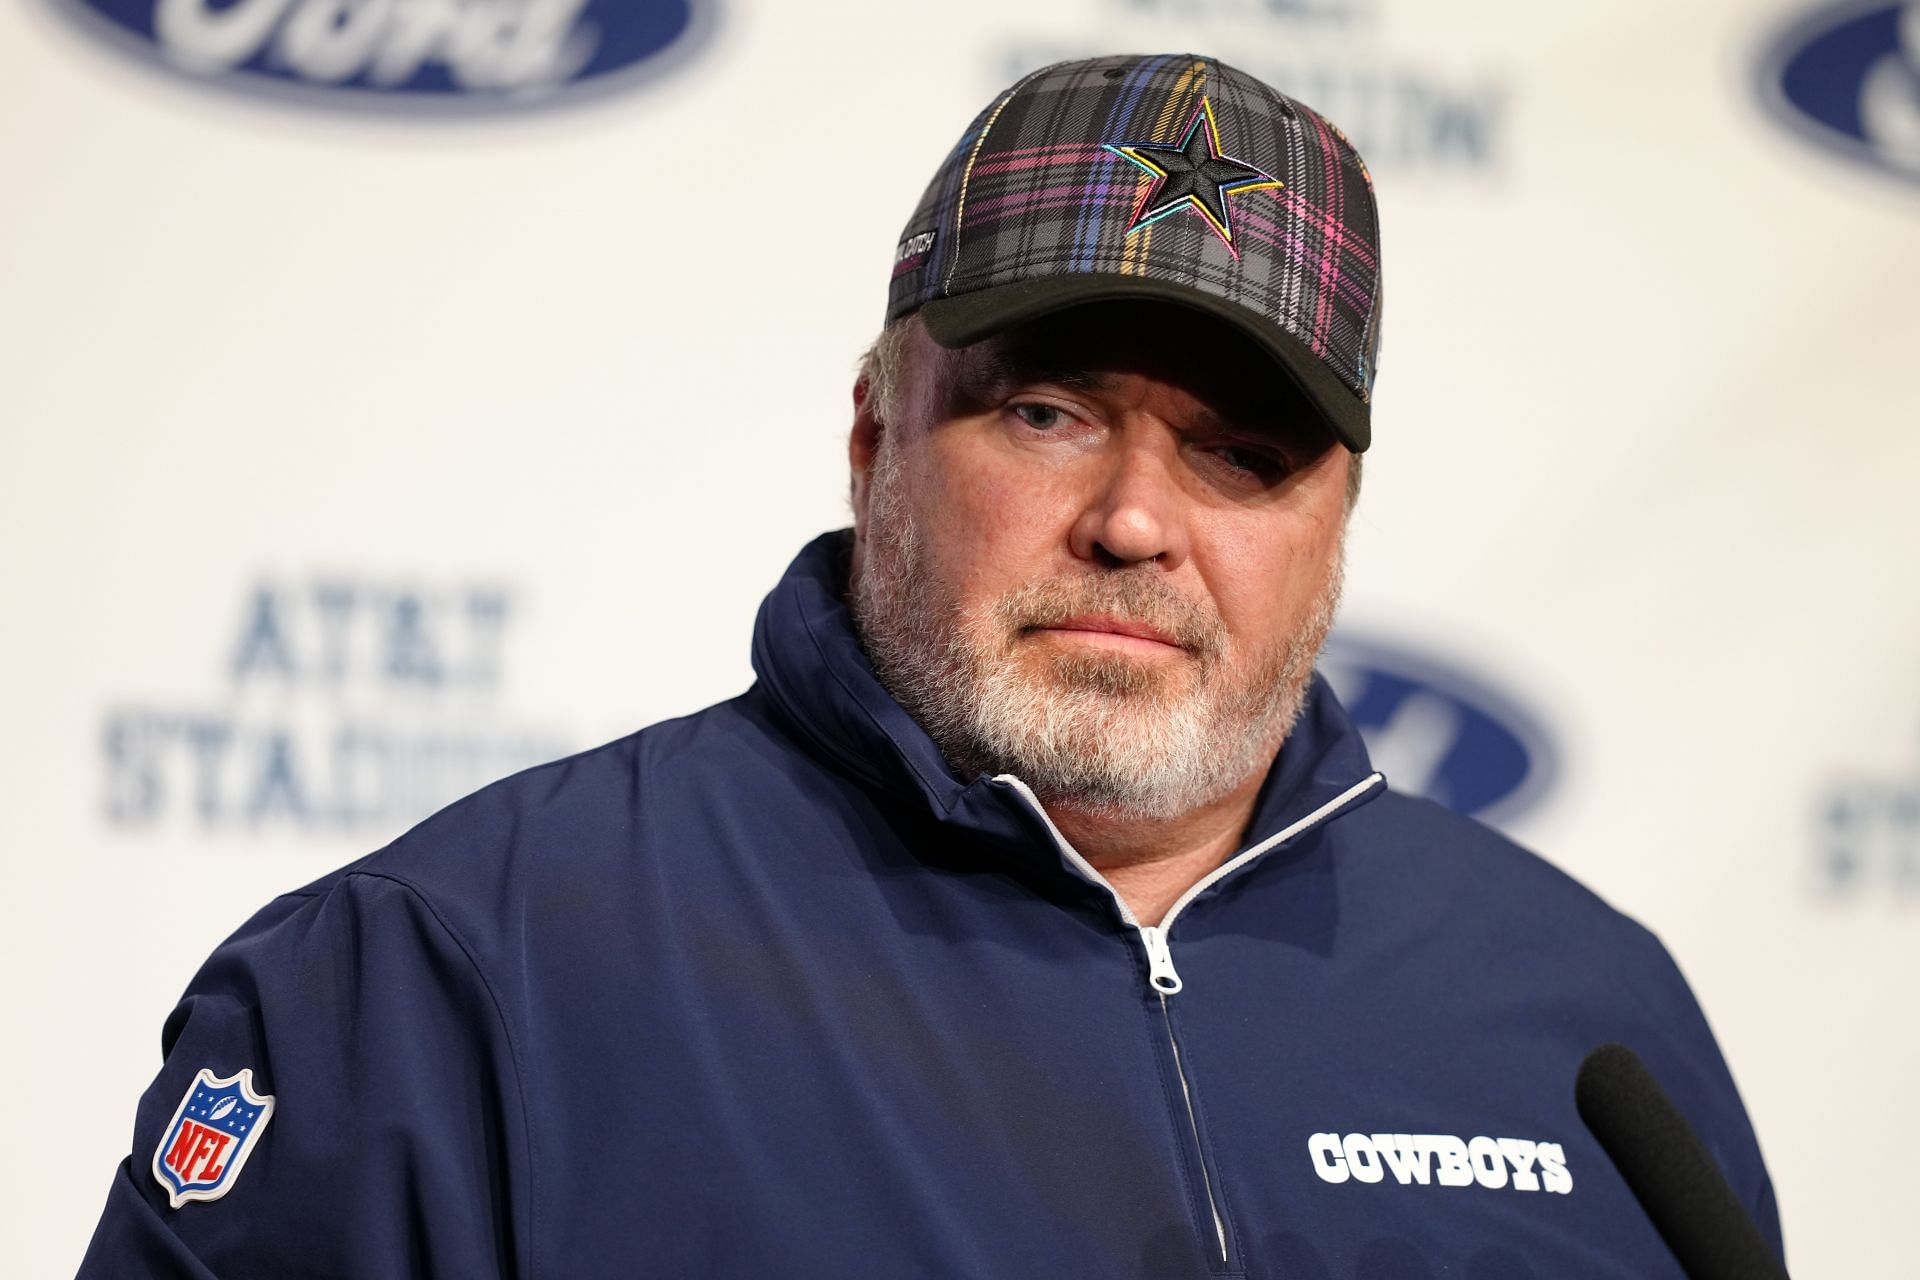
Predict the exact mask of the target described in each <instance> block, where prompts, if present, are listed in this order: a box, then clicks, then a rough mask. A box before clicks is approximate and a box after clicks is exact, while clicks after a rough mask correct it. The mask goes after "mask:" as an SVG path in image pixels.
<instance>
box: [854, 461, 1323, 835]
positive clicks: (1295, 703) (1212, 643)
mask: <svg viewBox="0 0 1920 1280" xmlns="http://www.w3.org/2000/svg"><path fill="white" fill-rule="evenodd" d="M898 452H899V451H898V449H897V448H896V447H894V445H893V443H892V441H890V440H886V439H884V438H883V441H882V446H881V449H880V453H879V456H878V457H877V458H876V459H875V462H874V467H873V471H872V473H871V475H870V476H869V482H868V492H869V498H868V529H867V538H866V550H865V554H864V557H863V563H862V566H861V571H860V573H859V574H858V575H856V579H855V581H853V582H852V583H851V585H850V591H849V598H848V602H849V605H850V607H851V609H852V613H853V620H854V625H855V627H856V629H857V630H858V632H859V634H860V639H861V642H862V644H863V645H864V646H865V647H866V651H867V656H868V659H869V660H870V661H871V662H872V663H873V669H874V672H875V673H876V674H877V675H878V676H879V678H880V683H881V684H882V685H884V686H885V687H886V689H887V691H888V692H889V693H891V694H892V695H893V696H894V698H895V699H896V700H897V701H898V702H899V703H900V705H901V706H903V707H905V708H906V709H907V711H908V712H909V713H910V714H911V715H912V716H913V718H914V719H915V720H916V721H918V722H919V724H920V726H921V728H923V729H925V730H926V732H927V734H928V736H929V737H931V738H932V739H933V741H934V743H935V744H936V745H937V746H938V747H939V748H940V750H941V753H942V754H943V755H945V757H946V759H947V762H948V764H949V765H951V766H952V768H953V769H954V771H955V773H956V774H958V775H959V776H960V777H961V778H966V779H971V778H973V777H975V776H976V775H978V774H980V773H983V772H984V773H991V774H1001V773H1011V774H1013V775H1015V776H1016V777H1018V778H1020V779H1021V780H1022V781H1023V782H1025V783H1026V784H1027V785H1028V786H1029V787H1031V788H1032V789H1033V791H1034V793H1035V794H1036V795H1037V796H1039V797H1040V799H1041V800H1042V801H1044V802H1047V803H1066V804H1070V805H1072V806H1074V807H1076V808H1079V809H1082V810H1084V811H1088V812H1092V813H1098V814H1102V815H1105V816H1110V817H1118V818H1136V819H1158V820H1164V819H1169V818H1176V817H1179V816H1181V815H1182V814H1186V813H1190V812H1192V811H1194V810H1196V809H1199V808H1201V807H1203V806H1205V805H1207V804H1210V803H1212V802H1213V801H1215V800H1218V799H1219V798H1221V797H1222V796H1224V795H1226V794H1227V793H1228V792H1229V791H1231V790H1233V789H1234V788H1235V787H1237V786H1239V785H1240V784H1242V783H1243V782H1245V781H1246V780H1247V779H1248V778H1249V777H1251V776H1252V775H1253V774H1254V773H1255V772H1256V771H1258V772H1260V774H1261V775H1262V776H1264V774H1265V770H1266V768H1267V766H1268V765H1269V764H1270V763H1271V761H1272V759H1273V756H1274V754H1275V753H1276V752H1277V751H1279V749H1280V744H1281V743H1282V742H1283V741H1285V739H1286V736H1287V733H1288V731H1289V730H1290V729H1291V728H1292V727H1293V724H1294V722H1295V720H1297V719H1298V718H1299V715H1300V711H1301V707H1302V705H1303V704H1304V702H1305V700H1306V691H1307V684H1308V680H1309V678H1310V677H1311V676H1312V674H1313V661H1314V658H1315V656H1316V655H1317V654H1318V653H1319V652H1320V646H1321V644H1322V643H1323V642H1324V641H1325V640H1326V637H1327V632H1328V630H1329V629H1330V628H1331V627H1332V625H1333V617H1334V612H1335V610H1336V608H1337V607H1338V604H1339V599H1340V586H1341V564H1340V560H1339V558H1338V557H1336V559H1335V561H1334V563H1333V565H1332V568H1331V571H1330V572H1329V573H1328V575H1327V579H1326V581H1325V582H1324V583H1322V584H1321V588H1320V590H1319V592H1318V593H1317V594H1316V597H1315V600H1314V605H1313V607H1312V609H1311V610H1309V613H1308V616H1307V617H1306V618H1305V619H1304V620H1303V621H1302V623H1301V625H1300V626H1299V627H1298V628H1297V629H1296V630H1295V631H1294V632H1293V634H1291V635H1289V636H1287V637H1285V638H1284V639H1283V640H1282V641H1281V642H1280V643H1278V644H1276V645H1275V646H1273V647H1272V648H1270V649H1269V650H1267V651H1266V652H1264V653H1262V654H1260V655H1258V658H1257V660H1256V661H1255V662H1254V663H1253V664H1252V667H1251V670H1250V671H1245V672H1241V671H1236V670H1234V669H1233V668H1232V667H1231V666H1229V664H1228V663H1227V662H1226V660H1225V656H1224V655H1225V650H1226V644H1227V635H1226V631H1225V628H1224V627H1223V626H1222V624H1221V623H1220V621H1219V619H1218V618H1214V617H1208V616H1206V615H1205V614H1203V613H1202V612H1201V611H1200V610H1198V609H1197V608H1196V607H1195V606H1194V605H1193V604H1192V603H1191V602H1189V601H1188V600H1186V599H1185V598H1184V597H1183V596H1181V595H1180V594H1179V593H1178V592H1177V591H1175V590H1174V589H1173V588H1172V587H1170V586H1168V585H1167V583H1166V582H1165V580H1164V579H1163V578H1162V577H1161V576H1160V571H1159V570H1158V569H1154V568H1151V567H1144V566H1143V567H1141V568H1137V569H1118V570H1112V571H1104V572H1098V573H1095V574H1090V575H1088V576H1086V577H1081V578H1074V579H1070V580H1052V581H1042V582H1034V583H1029V584H1028V585H1026V586H1024V587H1021V588H1019V589H1017V590H1015V591H1013V592H1011V593H1010V594H1008V595H1006V596H1003V597H1001V598H1000V599H999V600H997V601H993V602H991V603H990V604H989V605H987V606H985V607H983V608H978V609H972V610H963V609H962V608H961V607H960V606H959V604H958V602H956V601H955V600H954V599H953V597H952V594H951V593H950V592H949V591H947V590H945V589H944V586H943V584H942V583H941V582H940V581H939V580H938V577H937V575H936V574H935V573H934V572H933V569H932V566H931V565H930V564H929V563H928V556H927V551H926V542H925V538H924V537H923V535H922V532H921V529H920V527H919V525H918V524H917V523H916V522H915V521H914V519H913V516H912V513H911V512H910V511H909V510H908V508H907V506H906V504H905V502H904V501H903V497H902V494H901V492H900V471H901V467H900V460H899V458H898V457H897V454H898ZM1089 613H1091V614H1111V615H1113V616H1116V617H1122V618H1129V619H1133V620H1136V621H1140V622H1144V623H1146V624H1148V625H1150V626H1152V627H1155V628H1157V629H1159V630H1160V631H1162V632H1164V633H1166V634H1168V635H1171V636H1173V637H1174V638H1175V639H1176V640H1177V641H1178V642H1179V643H1180V644H1181V645H1182V646H1184V647H1185V648H1186V649H1187V651H1188V653H1189V655H1190V656H1189V658H1188V660H1187V661H1185V662H1183V663H1181V664H1180V665H1179V667H1178V668H1177V669H1167V668H1166V666H1165V664H1162V663H1157V662H1143V661H1139V660H1137V659H1134V658H1132V657H1129V656H1128V655H1126V654H1120V653H1106V652H1095V653H1061V654H1055V653H1048V654H1042V655H1021V654H1019V653H1017V652H1016V649H1017V648H1018V647H1020V646H1025V645H1029V644H1033V643H1034V642H1033V641H1030V640H1026V639H1024V638H1023V637H1024V636H1025V634H1026V632H1027V630H1028V629H1030V628H1033V627H1038V626H1046V625H1048V624H1049V623H1052V622H1057V621H1062V620H1065V619H1067V618H1069V617H1072V616H1074V615H1075V614H1089ZM1023 656H1025V657H1027V658H1028V660H1027V661H1025V662H1023V661H1022V660H1021V659H1022V657H1023ZM1036 657H1037V658H1038V660H1037V661H1035V660H1034V659H1035V658H1036ZM1036 668H1037V670H1036Z"/></svg>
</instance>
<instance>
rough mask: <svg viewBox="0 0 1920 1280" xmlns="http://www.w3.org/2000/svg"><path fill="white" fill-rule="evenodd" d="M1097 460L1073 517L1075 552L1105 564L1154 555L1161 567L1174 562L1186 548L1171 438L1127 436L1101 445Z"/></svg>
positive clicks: (1149, 558)
mask: <svg viewBox="0 0 1920 1280" xmlns="http://www.w3.org/2000/svg"><path fill="white" fill-rule="evenodd" d="M1128 434H1133V433H1128ZM1099 464H1100V467H1101V470H1100V471H1099V473H1098V475H1097V478H1096V480H1095V482H1094V487H1093V489H1092V491H1091V492H1090V493H1089V494H1088V495H1087V499H1086V507H1085V509H1084V510H1082V511H1081V513H1080V518H1079V519H1078V520H1076V521H1075V522H1074V526H1073V534H1072V543H1073V553H1074V555H1076V556H1078V557H1080V558H1081V559H1082V560H1088V561H1092V562H1093V563H1095V564H1100V565H1104V566H1106V567H1109V568H1112V567H1116V566H1117V565H1121V564H1139V563H1143V562H1146V561H1152V560H1158V561H1160V567H1161V568H1163V569H1176V568H1178V567H1179V566H1180V565H1181V564H1183V563H1184V562H1185V561H1186V558H1187V551H1188V543H1187V521H1186V510H1185V503H1186V497H1185V496H1184V495H1183V494H1182V493H1181V491H1180V487H1179V483H1178V479H1177V476H1176V475H1175V471H1174V468H1175V467H1176V466H1177V465H1178V457H1177V452H1176V450H1175V448H1174V447H1173V443H1172V441H1171V440H1170V439H1155V438H1152V436H1149V438H1147V439H1144V440H1130V441H1125V442H1123V443H1119V444H1116V445H1115V446H1114V447H1113V448H1112V449H1111V450H1107V451H1103V452H1102V453H1101V454H1100V455H1099Z"/></svg>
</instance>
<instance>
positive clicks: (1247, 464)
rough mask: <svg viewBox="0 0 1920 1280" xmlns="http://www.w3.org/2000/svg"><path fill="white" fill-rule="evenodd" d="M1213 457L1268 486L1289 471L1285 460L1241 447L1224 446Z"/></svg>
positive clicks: (1258, 450) (1216, 450) (1257, 450)
mask: <svg viewBox="0 0 1920 1280" xmlns="http://www.w3.org/2000/svg"><path fill="white" fill-rule="evenodd" d="M1213 456H1214V457H1216V458H1218V459H1220V460H1221V461H1222V462H1224V463H1226V464H1227V465H1228V466H1229V467H1232V468H1233V469H1234V470H1235V471H1239V472H1242V473H1244V474H1246V475H1249V476H1254V477H1256V478H1258V479H1260V480H1261V481H1263V482H1265V483H1268V484H1272V483H1274V482H1275V481H1277V480H1280V479H1281V478H1282V477H1284V476H1285V475H1286V474H1287V470H1288V467H1287V464H1286V461H1285V460H1284V459H1282V458H1277V457H1275V456H1274V455H1273V454H1270V453H1267V452H1264V451H1263V450H1260V449H1249V448H1244V447H1242V446H1240V445H1232V444H1229V445H1222V446H1220V447H1219V448H1217V449H1215V450H1214V451H1213Z"/></svg>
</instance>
